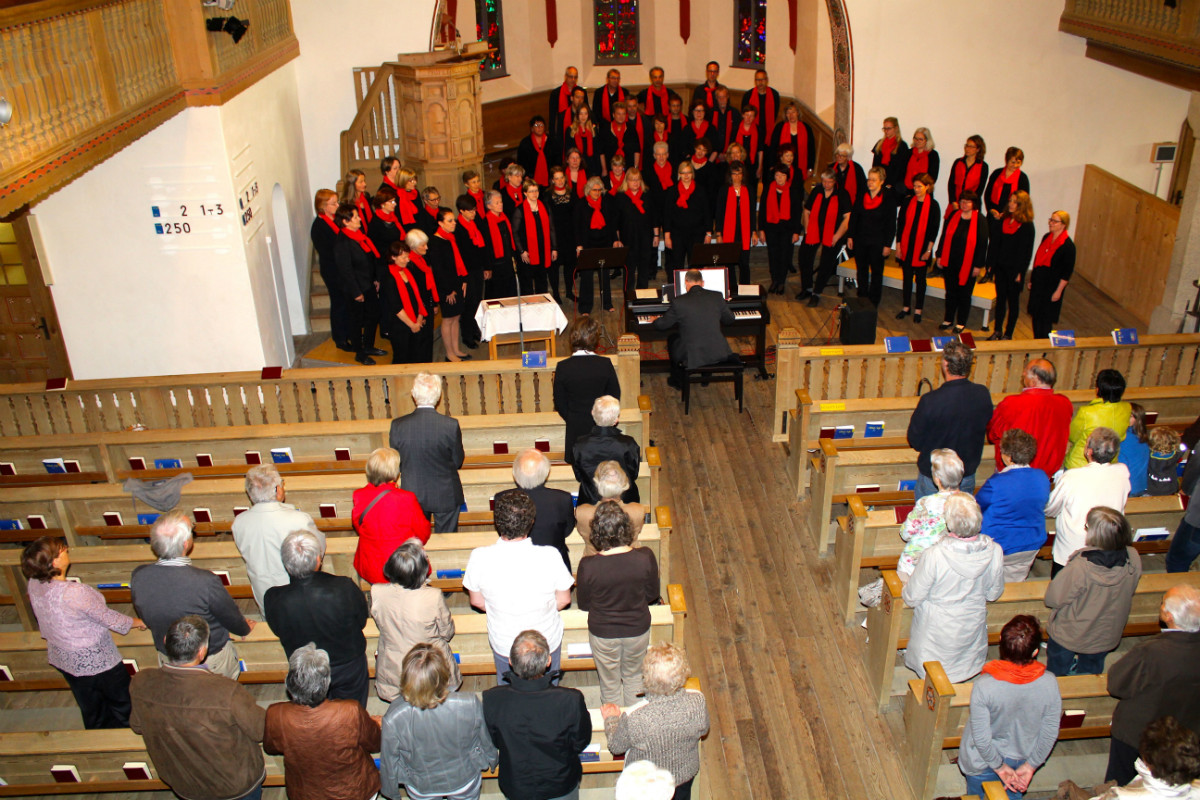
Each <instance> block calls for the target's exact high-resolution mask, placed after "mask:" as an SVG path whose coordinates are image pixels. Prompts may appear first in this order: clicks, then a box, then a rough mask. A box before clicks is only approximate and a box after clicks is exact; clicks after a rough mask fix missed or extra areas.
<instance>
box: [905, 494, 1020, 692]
mask: <svg viewBox="0 0 1200 800" xmlns="http://www.w3.org/2000/svg"><path fill="white" fill-rule="evenodd" d="M945 518H946V535H945V536H943V537H941V538H940V539H938V540H937V541H936V542H934V543H933V544H932V545H931V546H930V547H929V549H927V550H926V551H925V552H924V553H922V554H921V559H920V561H918V562H917V568H916V569H915V570H914V571H913V574H912V577H911V578H909V579H908V583H906V584H905V585H904V593H903V598H904V602H905V603H906V604H908V606H909V607H910V608H912V610H913V621H912V631H911V633H910V634H909V639H908V650H907V651H906V652H905V654H904V664H905V666H907V667H908V668H909V669H911V670H912V671H913V672H915V673H917V674H918V675H920V676H921V677H922V678H924V677H925V667H924V666H923V665H924V663H925V662H926V661H940V662H942V667H943V668H944V669H945V670H946V676H947V677H948V678H949V679H950V680H951V681H952V682H954V683H961V682H962V681H965V680H967V679H968V678H970V677H971V676H972V675H976V674H977V673H978V672H979V668H980V667H982V666H983V662H984V661H985V660H986V659H987V647H988V637H987V604H988V603H989V602H991V601H994V600H997V599H999V597H1000V595H1001V594H1003V593H1004V552H1003V551H1002V550H1001V549H1000V545H998V544H996V543H995V542H993V541H992V540H991V538H990V537H988V536H984V535H983V534H981V533H980V532H979V528H980V526H981V525H982V524H983V513H982V512H981V511H980V510H979V504H978V503H976V502H975V498H974V497H972V496H971V495H969V494H966V493H965V492H954V493H953V494H951V495H950V497H949V499H947V500H946V511H945Z"/></svg>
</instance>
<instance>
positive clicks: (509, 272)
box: [485, 256, 517, 299]
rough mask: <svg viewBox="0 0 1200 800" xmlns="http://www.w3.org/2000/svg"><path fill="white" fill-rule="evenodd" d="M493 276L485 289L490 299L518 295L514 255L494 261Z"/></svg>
mask: <svg viewBox="0 0 1200 800" xmlns="http://www.w3.org/2000/svg"><path fill="white" fill-rule="evenodd" d="M491 269H492V278H491V280H489V281H488V282H487V286H486V287H485V291H486V292H487V296H488V299H491V298H493V297H516V296H517V274H516V272H514V271H513V260H512V257H511V256H510V257H508V258H501V259H496V260H494V261H492V266H491Z"/></svg>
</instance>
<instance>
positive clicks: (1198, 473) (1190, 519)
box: [1167, 457, 1200, 572]
mask: <svg viewBox="0 0 1200 800" xmlns="http://www.w3.org/2000/svg"><path fill="white" fill-rule="evenodd" d="M1179 488H1180V489H1181V490H1182V491H1183V493H1184V494H1186V495H1187V496H1188V497H1189V498H1191V497H1195V496H1196V494H1197V493H1200V458H1195V457H1193V458H1189V459H1188V463H1187V467H1186V468H1185V469H1184V471H1183V477H1182V478H1180V479H1179ZM1198 555H1200V502H1197V503H1195V504H1193V503H1188V507H1187V509H1186V510H1185V511H1184V512H1183V519H1181V520H1179V526H1178V527H1177V528H1176V529H1175V535H1174V536H1172V537H1171V547H1170V549H1168V550H1167V572H1187V571H1188V569H1189V568H1190V567H1191V565H1192V562H1193V561H1195V560H1196V556H1198Z"/></svg>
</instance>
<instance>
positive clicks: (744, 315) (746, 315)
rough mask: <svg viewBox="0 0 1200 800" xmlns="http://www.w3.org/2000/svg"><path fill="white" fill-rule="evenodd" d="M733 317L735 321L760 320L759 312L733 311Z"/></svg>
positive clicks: (760, 313)
mask: <svg viewBox="0 0 1200 800" xmlns="http://www.w3.org/2000/svg"><path fill="white" fill-rule="evenodd" d="M733 316H734V318H736V319H762V312H760V311H753V310H751V311H734V312H733Z"/></svg>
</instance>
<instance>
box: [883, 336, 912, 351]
mask: <svg viewBox="0 0 1200 800" xmlns="http://www.w3.org/2000/svg"><path fill="white" fill-rule="evenodd" d="M883 344H884V346H885V347H887V351H888V352H889V353H911V352H912V343H911V342H910V341H908V337H907V336H885V337H883Z"/></svg>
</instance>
